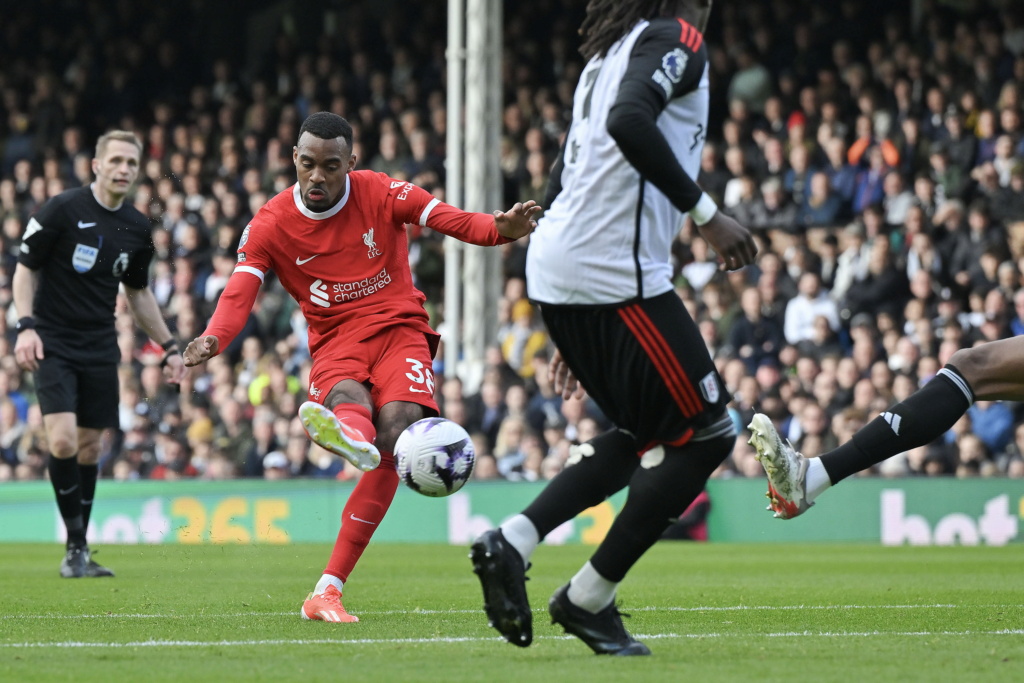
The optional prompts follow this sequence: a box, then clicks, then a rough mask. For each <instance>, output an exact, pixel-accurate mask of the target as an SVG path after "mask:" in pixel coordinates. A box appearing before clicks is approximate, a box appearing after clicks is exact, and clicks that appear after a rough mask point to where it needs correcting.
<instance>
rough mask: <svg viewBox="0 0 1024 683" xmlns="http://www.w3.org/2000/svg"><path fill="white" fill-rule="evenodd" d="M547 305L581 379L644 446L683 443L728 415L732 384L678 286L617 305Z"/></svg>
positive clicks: (547, 317) (558, 340)
mask: <svg viewBox="0 0 1024 683" xmlns="http://www.w3.org/2000/svg"><path fill="white" fill-rule="evenodd" d="M540 308H541V315H542V316H543V318H544V323H545V324H546V325H547V327H548V333H549V334H550V335H551V339H552V340H553V341H554V342H555V345H556V346H557V347H558V349H559V351H561V353H562V357H563V358H564V359H565V361H566V363H568V364H569V367H570V368H571V369H572V371H573V373H574V374H575V375H576V377H577V379H579V381H580V383H581V384H582V385H583V386H584V387H585V388H586V390H587V393H588V394H589V395H590V396H591V397H592V398H593V399H594V400H595V401H596V402H597V405H598V406H599V407H600V408H601V410H602V411H603V412H604V414H605V415H607V416H608V418H609V419H610V420H612V422H614V423H615V425H616V426H617V427H619V428H620V429H624V430H626V431H628V432H630V433H632V434H633V436H634V438H635V439H636V442H637V445H638V447H639V448H647V447H650V446H653V445H654V444H659V443H663V444H674V445H682V444H684V443H686V442H687V441H688V440H689V439H690V437H691V436H692V435H693V433H694V432H695V431H700V430H701V429H704V428H707V427H710V426H712V425H713V424H714V423H716V422H718V421H719V420H720V419H721V418H722V416H723V415H724V414H725V411H726V406H727V404H728V403H729V397H728V396H727V395H726V391H725V383H724V382H723V381H722V378H721V377H720V376H719V374H718V371H717V370H716V368H715V364H714V362H713V361H712V360H711V356H710V355H709V354H708V351H707V346H706V345H705V344H704V340H703V338H701V336H700V331H699V330H698V329H697V325H696V323H694V321H693V319H692V318H691V317H690V314H689V312H688V311H687V310H686V307H685V306H684V305H683V302H682V301H681V300H680V299H679V297H678V296H677V295H676V293H675V292H674V291H669V292H666V293H665V294H661V295H659V296H656V297H653V298H651V299H641V300H637V301H634V302H628V303H624V304H621V305H615V306H560V305H551V304H541V307H540Z"/></svg>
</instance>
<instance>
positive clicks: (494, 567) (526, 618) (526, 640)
mask: <svg viewBox="0 0 1024 683" xmlns="http://www.w3.org/2000/svg"><path fill="white" fill-rule="evenodd" d="M469 559H471V560H472V561H473V571H474V572H476V575H477V576H478V577H479V578H480V586H481V587H482V588H483V591H484V612H486V613H487V620H488V621H489V622H490V623H489V625H490V626H491V627H493V628H495V629H497V630H498V631H499V632H500V633H501V635H503V636H504V637H505V640H507V641H508V642H510V643H512V644H513V645H518V646H519V647H527V646H528V645H529V644H530V643H532V642H533V613H532V612H531V611H530V601H529V599H527V597H526V570H527V569H528V567H524V566H523V558H522V556H520V554H519V551H518V550H516V549H515V548H513V547H512V545H511V544H510V543H509V542H508V541H506V540H505V536H504V534H502V533H501V529H492V530H491V531H485V532H484V533H483V534H481V535H480V537H479V538H478V539H476V541H474V542H473V545H472V546H471V547H470V552H469Z"/></svg>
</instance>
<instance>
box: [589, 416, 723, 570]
mask: <svg viewBox="0 0 1024 683" xmlns="http://www.w3.org/2000/svg"><path fill="white" fill-rule="evenodd" d="M735 443H736V438H735V437H733V436H729V437H720V438H717V439H712V440H710V441H693V442H690V443H688V444H686V445H685V446H682V447H671V446H664V447H663V448H664V449H665V459H664V460H663V461H662V462H661V464H659V465H656V466H654V467H651V468H650V469H646V468H643V467H641V468H638V469H637V470H636V472H635V473H634V474H633V477H632V479H630V481H629V497H628V498H626V504H625V505H623V506H622V511H621V512H620V513H619V514H618V516H617V517H616V518H615V521H614V522H613V523H612V526H611V528H610V529H609V530H608V535H607V536H605V538H604V540H603V541H602V542H601V545H600V546H598V548H597V551H596V552H595V553H594V555H593V557H591V558H590V563H591V564H592V565H593V566H594V569H596V570H597V572H598V573H599V574H600V575H601V576H603V577H604V578H606V579H608V580H609V581H615V582H619V581H622V579H624V578H625V576H626V572H628V571H629V570H630V568H631V567H632V566H633V565H634V564H636V561H637V560H639V559H640V557H641V556H642V555H643V554H644V553H645V552H647V550H648V549H649V548H650V547H651V546H652V545H654V543H655V542H656V541H657V540H658V538H660V537H661V535H662V534H663V533H664V532H665V529H666V528H668V525H669V524H671V523H672V522H673V521H674V520H676V519H678V518H679V515H681V514H683V512H685V511H686V508H687V507H689V505H690V503H692V502H693V501H694V500H696V498H697V496H699V495H700V492H701V491H703V490H704V486H705V485H706V484H707V481H708V477H710V476H711V473H712V472H714V471H715V468H716V467H718V466H719V465H720V464H721V463H722V461H723V460H725V459H726V457H728V455H729V453H731V452H732V448H733V446H734V445H735Z"/></svg>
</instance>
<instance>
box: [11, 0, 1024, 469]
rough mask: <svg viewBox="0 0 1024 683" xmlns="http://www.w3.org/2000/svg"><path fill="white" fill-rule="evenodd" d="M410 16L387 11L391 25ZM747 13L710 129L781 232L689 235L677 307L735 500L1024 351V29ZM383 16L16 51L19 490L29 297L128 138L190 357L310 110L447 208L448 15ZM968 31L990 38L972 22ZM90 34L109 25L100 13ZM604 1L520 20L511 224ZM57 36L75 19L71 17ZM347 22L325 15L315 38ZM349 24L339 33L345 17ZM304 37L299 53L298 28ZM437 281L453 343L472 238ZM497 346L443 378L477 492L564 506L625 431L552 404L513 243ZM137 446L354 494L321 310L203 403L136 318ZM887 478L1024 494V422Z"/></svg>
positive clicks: (711, 157) (993, 5) (715, 37)
mask: <svg viewBox="0 0 1024 683" xmlns="http://www.w3.org/2000/svg"><path fill="white" fill-rule="evenodd" d="M387 4H388V3H384V5H387ZM922 4H923V10H924V11H923V12H922V14H921V17H920V20H919V23H917V24H916V25H915V24H913V23H912V18H911V16H909V15H908V14H907V13H905V12H904V11H902V9H901V8H902V7H903V5H901V4H898V3H886V2H882V1H881V0H839V1H837V2H834V3H833V2H830V3H821V2H813V1H811V0H771V1H766V2H756V3H721V4H720V5H719V6H717V7H716V14H715V15H714V16H713V20H712V25H711V27H710V28H709V32H708V40H706V41H705V45H707V46H708V47H707V49H708V54H709V64H710V66H709V69H710V82H711V95H712V115H711V120H710V122H709V128H708V130H707V131H702V134H704V135H705V136H706V143H705V147H704V156H703V161H702V167H701V174H700V178H699V182H700V183H701V185H702V186H703V187H704V189H705V190H706V191H707V192H708V193H710V194H711V195H712V196H713V197H714V198H715V199H716V200H717V201H718V203H719V205H720V206H721V207H722V208H723V210H725V211H727V212H729V213H730V214H731V215H733V216H735V217H736V218H737V219H738V220H739V221H741V222H742V223H744V224H745V225H747V226H749V227H750V228H751V229H752V230H753V231H754V232H755V233H756V236H757V239H758V243H759V246H760V249H761V255H760V258H759V260H758V263H757V265H756V266H755V267H750V268H747V269H745V270H743V271H739V272H736V273H725V272H723V271H721V270H719V269H718V267H717V263H716V257H715V254H714V253H713V252H712V251H711V250H710V249H709V248H708V245H707V244H706V243H705V242H704V240H703V239H702V238H701V237H700V236H699V235H698V234H696V232H695V231H694V230H693V226H692V225H691V224H690V223H689V222H688V221H685V222H681V224H680V238H679V240H678V242H677V244H676V249H675V259H676V270H677V292H678V294H679V296H680V297H682V299H683V300H684V301H685V302H686V304H687V307H688V309H689V311H690V313H691V315H692V316H693V317H694V319H695V320H696V321H697V322H698V323H699V327H700V330H701V332H702V335H703V338H704V341H705V344H706V346H707V350H708V352H710V353H711V354H712V355H713V357H714V358H715V359H716V361H717V363H718V367H719V369H720V371H721V374H722V376H723V378H724V380H725V382H726V385H727V390H728V391H729V392H730V393H731V394H732V395H733V396H734V397H735V399H734V402H733V409H732V410H733V414H734V418H735V420H736V423H737V426H738V427H739V428H740V430H741V431H740V434H741V436H740V438H738V439H737V443H736V448H735V452H734V454H733V456H732V457H731V458H730V459H729V460H728V461H727V462H726V463H725V464H723V465H722V467H721V468H720V470H719V471H718V472H717V473H716V476H721V477H729V476H761V469H760V465H759V464H758V463H756V461H755V460H754V457H753V456H754V453H753V450H752V449H751V448H750V447H749V446H748V445H747V444H746V442H745V439H746V435H745V434H744V430H743V426H744V425H746V424H747V422H748V421H749V418H750V417H751V415H752V414H753V412H755V411H758V412H764V413H767V414H768V415H770V416H771V417H772V418H773V419H774V420H775V421H776V423H777V424H778V425H779V426H780V431H781V433H782V434H783V435H784V436H785V437H786V438H789V439H791V440H792V442H793V444H794V445H795V446H796V447H797V448H798V449H799V450H801V451H802V452H804V453H805V454H806V455H810V456H813V455H816V454H820V453H821V452H823V451H825V450H828V449H830V448H832V447H834V446H836V445H838V444H839V443H842V442H844V441H846V440H848V439H849V438H850V436H851V435H852V433H853V432H854V431H855V430H856V429H857V428H859V427H860V426H862V425H864V424H865V423H866V422H867V421H868V420H869V419H871V418H872V417H873V416H875V415H877V414H878V413H879V412H881V411H882V410H884V409H885V408H886V407H887V406H889V405H890V404H891V403H892V402H893V401H896V400H900V399H903V398H905V397H906V396H907V395H908V394H910V393H911V392H913V391H914V390H915V389H917V388H918V387H919V386H921V385H922V384H923V383H924V382H927V381H928V380H929V379H930V378H932V377H933V376H934V374H935V373H936V371H937V370H938V369H940V368H941V367H942V365H943V364H944V363H945V362H946V361H947V360H948V358H949V357H950V355H951V354H952V353H953V351H955V350H956V349H958V348H961V347H964V346H966V345H972V344H977V343H982V342H985V341H989V340H994V339H999V338H1003V337H1007V336H1011V335H1016V334H1021V333H1024V277H1022V273H1024V118H1022V117H1024V11H1022V10H1024V8H1022V7H1021V6H1020V3H1019V2H1015V1H1013V0H1003V1H1001V2H1000V1H997V0H990V1H988V2H972V3H960V5H961V9H958V10H954V9H952V8H950V7H947V6H946V5H945V4H944V3H941V2H938V1H937V0H925V1H924V2H923V3H922ZM365 5H366V3H346V4H345V5H344V8H343V9H329V10H324V12H325V15H324V17H325V19H324V21H323V23H322V26H320V27H318V30H317V31H316V32H314V35H312V36H311V35H309V27H308V25H307V24H308V18H307V19H304V20H303V22H300V23H302V24H303V25H304V26H305V29H304V31H300V30H298V29H296V28H295V22H291V23H289V22H283V23H282V28H281V30H280V31H279V32H278V34H277V35H276V37H274V38H273V40H272V41H271V42H269V43H268V44H267V45H266V46H265V47H266V49H264V50H261V51H258V52H254V51H253V50H252V49H250V50H249V51H248V52H245V51H242V52H241V53H240V54H238V53H232V54H217V51H216V49H214V48H215V46H214V48H211V46H210V45H209V44H204V43H203V42H202V41H203V39H204V38H203V36H204V34H203V31H202V30H201V28H200V27H198V26H196V21H197V18H196V17H195V16H191V15H190V12H193V11H195V6H194V5H189V4H187V3H185V4H181V5H180V6H176V7H171V6H170V5H168V4H166V3H165V4H163V5H160V6H157V7H154V8H148V7H147V8H146V9H143V8H142V6H136V5H133V4H132V3H118V4H117V8H118V11H117V13H113V12H112V11H107V12H104V13H103V14H102V16H103V19H102V21H96V20H95V17H90V18H88V19H87V18H86V13H88V12H90V11H92V10H95V9H96V6H95V4H94V3H80V4H78V3H67V2H61V1H60V0H41V1H40V2H37V3H32V4H30V5H27V6H25V7H24V8H23V9H22V11H20V12H19V13H18V14H17V15H14V16H12V17H7V18H5V21H4V22H3V26H2V27H0V63H3V64H4V68H3V69H2V70H0V220H2V230H0V233H2V234H0V246H2V254H0V481H5V480H13V479H18V480H24V479H38V478H41V477H43V476H45V471H46V467H45V458H46V452H47V450H46V444H45V438H44V435H43V430H42V419H41V416H40V413H39V410H38V407H37V406H36V405H35V404H34V399H33V388H32V377H31V375H30V374H29V373H25V372H22V371H21V370H20V369H19V368H18V367H17V365H16V363H15V361H14V355H13V345H14V340H15V336H14V331H13V326H14V325H13V324H14V322H15V320H16V318H17V314H16V312H15V311H14V310H13V306H12V305H11V276H12V274H13V271H14V265H15V263H16V259H17V253H18V248H19V241H20V237H21V235H22V233H23V231H24V229H25V226H26V223H27V221H28V219H29V218H30V217H31V216H32V214H33V212H34V211H36V210H37V209H38V207H39V206H40V205H41V204H42V203H43V202H45V201H46V200H47V198H49V197H52V196H54V195H55V194H57V193H59V192H61V191H62V190H64V189H67V188H71V187H77V186H80V185H82V184H84V183H88V182H89V181H90V179H91V177H90V168H89V160H90V158H91V156H92V151H93V150H92V147H91V146H92V144H93V142H94V141H95V139H96V137H97V136H98V135H99V134H100V133H102V132H103V131H104V130H106V129H108V128H113V127H117V128H127V129H130V130H134V131H137V132H138V134H139V136H140V138H141V139H142V140H143V141H144V146H145V155H144V161H143V173H142V178H141V183H140V185H139V187H138V190H137V192H136V193H135V195H134V200H133V201H134V204H135V206H137V207H138V208H139V209H140V210H141V211H142V212H143V213H145V214H146V215H148V216H150V218H151V219H152V222H153V239H154V244H155V246H156V258H155V259H154V262H153V268H152V282H151V286H152V289H153V291H154V293H155V294H156V297H157V300H158V301H159V303H160V305H161V306H162V309H163V311H164V313H165V315H166V317H167V318H168V320H169V321H170V324H171V326H172V329H173V330H174V331H175V332H176V334H177V336H178V337H179V338H181V339H184V340H190V339H192V338H193V337H195V336H196V335H197V334H198V333H200V332H201V331H202V330H203V328H204V327H205V323H206V321H207V319H208V317H209V315H210V313H211V311H212V310H213V307H214V305H215V304H216V301H217V298H218V296H219V294H220V292H221V291H222V290H223V288H224V286H225V283H226V281H227V278H228V277H229V275H230V273H231V271H232V268H233V267H234V263H235V257H234V254H235V248H236V246H237V244H238V240H239V237H240V234H241V231H242V229H243V228H244V227H245V225H246V223H247V222H248V220H249V218H250V217H251V216H252V215H253V214H254V213H255V212H256V211H257V210H258V209H259V208H260V206H262V204H263V203H264V202H266V201H267V199H268V198H269V197H271V196H273V195H274V194H275V193H277V192H279V191H281V190H282V189H284V188H286V187H288V186H289V185H290V184H291V183H292V182H294V168H293V166H292V162H291V149H292V145H293V144H294V141H295V138H296V133H297V131H298V127H299V125H300V124H301V122H302V120H303V119H304V117H305V116H306V115H307V114H309V113H310V112H312V111H317V110H321V109H329V110H331V111H334V112H336V113H338V114H340V115H343V116H345V117H346V118H348V119H349V120H350V121H351V122H352V123H353V126H354V128H355V134H356V144H355V150H354V151H355V153H356V154H357V156H358V159H359V161H358V164H357V167H358V168H369V169H373V170H376V171H382V172H385V173H388V174H390V175H392V176H394V177H396V178H403V179H408V180H411V181H412V182H415V183H417V184H419V185H421V186H423V187H425V188H426V189H428V190H430V191H431V192H434V193H435V194H436V195H437V196H439V197H441V198H443V197H444V182H445V177H444V176H445V166H444V158H445V126H446V111H445V90H444V83H445V79H446V76H445V61H444V59H445V48H446V45H445V26H446V23H445V22H446V18H445V4H444V3H404V4H402V5H401V9H402V11H401V12H386V13H384V14H385V16H383V17H381V16H377V15H376V14H373V15H371V14H370V13H368V12H369V10H367V9H366V7H365ZM964 5H966V7H967V8H968V9H967V10H964V9H962V6H964ZM90 8H91V9H90ZM584 8H585V2H584V1H583V0H572V1H566V2H550V1H549V0H522V1H521V2H516V3H506V16H505V25H504V36H505V48H504V68H503V72H502V73H503V81H502V85H503V89H504V103H505V106H504V112H503V117H502V122H501V125H502V134H503V138H502V152H501V159H500V163H501V168H502V171H503V173H504V179H505V187H504V194H505V197H504V198H505V203H506V204H509V205H510V204H511V203H512V202H514V201H518V200H524V199H531V198H532V199H538V200H540V199H542V198H543V194H544V188H545V186H546V183H547V173H548V169H549V168H550V166H551V162H552V161H553V159H554V157H555V155H556V154H557V152H558V148H559V145H560V142H561V138H562V136H563V135H564V133H565V131H566V128H567V126H568V125H569V113H570V111H571V100H572V93H573V90H574V87H575V83H576V80H577V77H578V75H579V73H580V69H581V66H582V59H581V58H580V56H579V55H578V53H577V52H576V46H577V43H578V40H577V36H576V27H578V25H579V23H580V20H581V17H582V15H583V11H584ZM58 10H59V11H58ZM317 11H319V10H317ZM328 14H329V15H330V16H328ZM289 26H290V27H291V28H289ZM409 238H410V241H411V242H410V244H411V250H410V253H411V257H410V258H411V267H412V269H413V273H414V275H415V277H416V281H417V283H418V286H419V287H420V288H421V289H422V290H423V291H424V292H425V293H426V294H427V296H428V298H429V302H430V309H429V310H430V312H431V315H432V317H433V323H434V324H435V326H436V325H437V324H440V323H441V322H442V321H443V301H444V298H443V284H444V274H443V269H444V255H443V251H444V246H445V245H444V241H443V240H441V239H439V236H438V235H436V234H431V233H430V231H429V230H420V229H418V228H413V227H410V228H409ZM503 250H504V267H505V272H504V275H505V282H506V284H505V289H504V297H503V299H502V301H501V305H500V307H499V310H498V311H495V315H497V316H499V320H500V331H499V334H498V336H497V338H495V339H494V340H493V344H492V347H491V348H490V350H489V355H488V370H487V372H486V373H485V375H484V379H483V381H482V383H481V385H480V386H479V387H478V388H473V390H472V391H466V390H464V388H463V386H462V382H461V381H460V380H459V379H458V378H457V377H455V376H452V375H451V373H445V372H444V370H445V368H444V367H443V365H442V364H441V362H440V358H439V359H438V361H437V366H436V367H435V370H436V372H437V375H438V378H439V381H438V386H437V392H438V396H437V398H438V401H439V404H440V405H441V408H442V411H443V414H444V415H445V416H446V417H449V418H451V419H453V420H455V421H457V422H459V423H461V424H463V425H464V426H466V428H467V429H468V430H469V431H470V433H471V434H472V436H473V439H474V442H475V444H476V447H477V453H478V462H477V469H476V473H475V476H476V477H477V478H479V479H492V478H503V479H508V480H538V479H541V480H542V479H547V478H550V477H551V476H553V475H554V474H556V473H557V472H558V471H560V470H561V469H562V467H563V466H564V465H565V464H566V462H568V461H570V460H571V458H572V457H573V455H574V452H575V451H574V449H573V446H574V445H575V444H579V443H582V442H583V441H586V440H587V439H588V438H590V437H591V436H593V435H595V434H597V433H599V432H600V431H601V430H603V429H605V428H606V427H607V426H608V424H607V421H606V420H605V418H604V417H603V416H602V415H601V413H600V411H599V410H598V409H597V407H596V406H595V405H593V403H592V402H591V401H589V400H587V399H585V400H583V401H579V400H569V401H563V400H562V399H561V398H560V397H559V396H558V395H556V394H555V393H554V392H553V391H552V388H551V386H550V384H549V383H548V381H547V362H548V357H549V355H550V353H551V350H552V349H551V347H550V344H549V342H548V339H547V336H546V334H545V331H544V329H543V326H542V324H541V322H540V320H539V316H538V315H537V311H536V309H535V307H534V306H533V305H532V304H531V303H530V302H529V301H528V300H527V299H526V297H525V281H524V277H525V276H524V255H525V245H524V244H519V243H517V244H514V245H509V246H506V247H503ZM117 334H118V339H119V346H120V349H121V360H122V366H121V367H122V369H121V402H120V405H121V417H120V429H119V430H114V431H112V432H111V433H110V434H109V437H108V438H107V439H106V440H105V443H104V453H103V456H102V459H101V465H102V471H103V476H105V477H113V478H116V479H120V480H128V479H137V478H151V479H178V478H188V477H198V478H206V479H225V478H232V477H242V476H246V477H265V478H284V477H294V476H312V477H330V478H338V479H351V478H354V477H356V476H358V472H356V471H355V470H354V469H352V468H351V467H350V466H345V465H344V464H343V463H342V462H341V461H339V460H338V459H337V458H334V457H333V456H331V455H330V454H328V453H326V452H325V451H323V450H321V449H319V448H318V447H316V446H315V445H312V444H311V443H310V442H309V440H308V439H307V438H306V436H305V434H304V433H303V430H302V427H301V425H300V424H299V423H298V421H297V419H296V417H295V414H296V408H297V406H298V404H299V403H300V402H301V401H303V400H305V396H306V388H307V386H308V374H309V367H310V361H309V355H308V352H307V350H306V332H305V323H304V320H303V317H302V315H301V313H300V312H299V310H298V307H297V305H296V304H295V303H294V302H293V301H292V300H291V299H290V297H288V295H287V294H286V293H285V292H284V291H283V290H282V288H281V287H280V285H279V284H278V283H277V282H276V281H275V280H274V279H273V278H272V277H268V279H267V282H266V284H265V285H264V287H263V288H262V291H261V294H260V298H259V300H258V303H257V306H256V307H255V308H254V312H253V314H252V316H251V318H250V320H249V322H248V325H247V327H246V329H245V331H244V332H243V334H242V335H241V336H240V337H239V338H238V340H236V341H235V343H233V344H232V345H231V346H230V347H229V348H228V349H226V350H225V352H224V353H223V354H222V355H220V356H218V357H217V358H215V359H213V360H211V361H210V362H209V363H208V364H206V365H205V366H204V367H202V368H200V369H198V371H196V372H195V373H194V374H193V375H192V376H191V378H190V380H189V381H188V383H187V384H186V385H185V386H183V387H182V389H181V392H180V393H177V392H175V391H174V390H173V388H172V387H170V386H168V385H167V384H166V383H165V382H164V380H163V377H162V374H161V370H160V367H159V360H160V348H159V347H157V346H155V345H154V344H153V343H152V342H151V341H149V340H146V339H144V338H142V336H140V335H141V333H140V332H139V331H138V330H137V329H136V328H135V327H134V325H133V323H132V319H131V316H130V315H129V314H128V313H127V311H126V309H125V308H124V306H123V305H121V307H120V309H119V313H118V315H117ZM877 473H878V474H882V475H887V476H900V475H926V476H930V475H956V476H961V477H969V476H1000V475H1005V476H1010V477H1024V410H1022V408H1021V407H1020V406H1018V405H1017V404H1014V403H1005V402H1004V403H987V402H978V403H976V404H975V405H974V406H972V407H971V409H970V411H969V412H968V414H967V415H966V416H965V417H964V418H963V419H962V420H961V421H960V422H959V423H958V424H957V425H956V427H955V428H954V429H953V430H951V431H950V432H949V433H948V434H946V435H945V437H943V438H942V439H940V440H939V441H938V442H937V443H934V444H931V445H929V446H927V447H922V448H919V449H915V450H913V451H910V452H908V453H905V454H902V455H901V456H897V457H896V458H893V459H891V460H889V461H886V462H885V463H883V464H882V465H881V466H880V467H879V468H878V472H877Z"/></svg>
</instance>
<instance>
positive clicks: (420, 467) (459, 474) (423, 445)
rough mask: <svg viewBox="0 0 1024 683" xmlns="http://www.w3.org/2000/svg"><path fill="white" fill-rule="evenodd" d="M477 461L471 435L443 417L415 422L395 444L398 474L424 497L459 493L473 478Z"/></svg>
mask: <svg viewBox="0 0 1024 683" xmlns="http://www.w3.org/2000/svg"><path fill="white" fill-rule="evenodd" d="M475 462H476V452H475V451H474V450H473V441H472V440H471V439H470V438H469V434H468V433H466V430H465V429H463V428H462V427H460V426H459V425H458V424H456V423H454V422H452V421H451V420H446V419H445V418H443V417H427V418H424V419H422V420H419V421H417V422H413V423H412V424H411V425H409V427H408V428H406V430H405V431H404V432H402V434H401V435H400V436H399V437H398V442H397V443H395V463H396V465H397V467H398V476H399V477H401V478H402V481H404V482H405V485H406V486H408V487H409V488H411V489H412V490H413V491H416V492H417V493H422V494H423V495H424V496H431V497H433V498H440V497H442V496H448V495H451V494H453V493H455V492H456V491H458V490H459V489H461V488H462V487H463V486H464V485H465V483H466V480H467V479H469V475H470V474H472V472H473V464H474V463H475Z"/></svg>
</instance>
